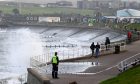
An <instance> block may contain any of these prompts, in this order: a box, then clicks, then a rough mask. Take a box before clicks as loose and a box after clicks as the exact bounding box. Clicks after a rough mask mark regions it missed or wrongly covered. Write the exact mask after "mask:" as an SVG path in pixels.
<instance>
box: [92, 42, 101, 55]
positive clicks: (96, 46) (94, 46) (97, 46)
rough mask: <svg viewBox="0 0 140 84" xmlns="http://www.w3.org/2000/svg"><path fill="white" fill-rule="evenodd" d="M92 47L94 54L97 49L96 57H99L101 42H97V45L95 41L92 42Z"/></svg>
mask: <svg viewBox="0 0 140 84" xmlns="http://www.w3.org/2000/svg"><path fill="white" fill-rule="evenodd" d="M90 49H91V51H92V56H94V51H95V55H96V56H95V57H98V55H99V50H100V45H99V43H98V42H97V45H95V44H94V42H92V44H91V46H90Z"/></svg>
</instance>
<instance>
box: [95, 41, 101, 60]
mask: <svg viewBox="0 0 140 84" xmlns="http://www.w3.org/2000/svg"><path fill="white" fill-rule="evenodd" d="M99 50H100V45H99V43H98V42H97V45H96V58H97V57H98V56H99Z"/></svg>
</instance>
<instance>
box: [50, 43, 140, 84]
mask: <svg viewBox="0 0 140 84" xmlns="http://www.w3.org/2000/svg"><path fill="white" fill-rule="evenodd" d="M139 45H140V41H136V42H134V43H131V44H129V45H127V47H126V48H127V51H126V52H123V53H120V54H110V55H106V56H101V57H99V58H97V59H95V58H94V57H92V58H87V59H82V60H76V61H87V62H89V61H90V62H92V61H93V62H96V61H97V62H100V63H101V66H97V67H90V68H88V69H86V70H85V71H84V72H83V73H81V74H59V77H60V78H59V79H52V78H51V75H47V76H48V77H49V78H50V80H51V82H52V84H69V83H70V82H73V81H76V82H77V83H78V84H99V82H101V81H103V80H106V79H108V78H111V77H114V76H116V75H118V74H119V73H120V72H119V70H118V69H117V68H116V65H117V64H118V63H119V62H120V61H122V60H124V59H126V58H128V57H131V56H133V55H135V54H137V53H140V51H139V50H140V47H139ZM75 68H76V67H75Z"/></svg>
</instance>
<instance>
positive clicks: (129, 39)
mask: <svg viewBox="0 0 140 84" xmlns="http://www.w3.org/2000/svg"><path fill="white" fill-rule="evenodd" d="M127 39H128V43H131V40H132V33H131V32H130V31H128V33H127Z"/></svg>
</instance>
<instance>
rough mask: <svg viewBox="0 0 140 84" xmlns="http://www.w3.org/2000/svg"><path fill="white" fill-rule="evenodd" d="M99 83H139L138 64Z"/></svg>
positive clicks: (139, 68) (139, 72) (139, 70)
mask: <svg viewBox="0 0 140 84" xmlns="http://www.w3.org/2000/svg"><path fill="white" fill-rule="evenodd" d="M100 84H140V65H139V66H136V67H134V68H131V69H129V70H127V71H125V72H123V73H121V74H120V75H118V76H117V77H114V78H111V79H108V80H105V81H103V82H101V83H100Z"/></svg>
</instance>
